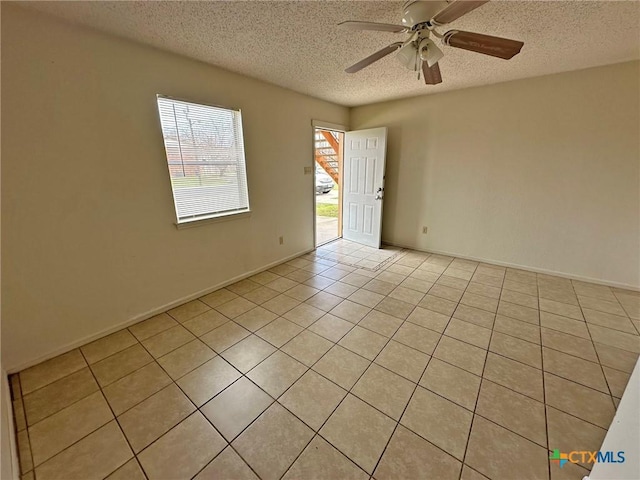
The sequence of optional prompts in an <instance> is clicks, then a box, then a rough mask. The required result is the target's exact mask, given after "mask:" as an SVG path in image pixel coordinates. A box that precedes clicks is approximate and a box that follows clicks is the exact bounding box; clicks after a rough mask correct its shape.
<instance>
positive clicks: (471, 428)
mask: <svg viewBox="0 0 640 480" xmlns="http://www.w3.org/2000/svg"><path fill="white" fill-rule="evenodd" d="M476 271H477V268H476ZM474 273H475V272H474ZM505 277H506V270H505V275H504V276H503V277H502V283H501V284H500V285H501V286H500V298H502V291H503V290H504V288H503V286H504V279H505ZM472 278H473V277H472ZM469 283H471V282H469ZM467 288H468V287H467ZM465 292H466V289H465ZM499 306H500V300H498V307H499ZM456 308H457V307H456ZM454 313H455V312H454ZM497 315H498V314H497V310H496V314H495V315H494V317H493V323H492V326H491V334H490V335H489V343H488V344H487V350H486V353H485V356H484V362H483V363H482V373H481V374H480V385H479V386H478V394H477V395H476V401H475V403H474V406H473V412H472V414H471V424H470V425H469V433H468V435H467V442H466V444H465V447H464V454H463V455H462V467H461V468H460V476H459V478H460V479H462V472H463V471H464V466H465V465H466V463H465V461H466V459H467V453H468V451H469V443H470V442H471V433H472V431H473V422H474V420H475V417H476V410H477V409H478V400H479V399H480V393H481V392H482V386H483V384H484V370H485V368H486V366H487V357H488V356H489V349H490V348H491V340H492V339H493V332H494V329H493V326H494V325H495V321H496V317H497ZM483 418H484V417H483Z"/></svg>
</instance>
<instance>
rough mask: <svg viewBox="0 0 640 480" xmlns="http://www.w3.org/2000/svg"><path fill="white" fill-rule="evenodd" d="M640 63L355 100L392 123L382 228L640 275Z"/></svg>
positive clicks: (548, 267) (591, 271)
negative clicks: (430, 92) (412, 95)
mask: <svg viewBox="0 0 640 480" xmlns="http://www.w3.org/2000/svg"><path fill="white" fill-rule="evenodd" d="M639 67H640V63H638V62H632V63H625V64H618V65H613V66H607V67H601V68H593V69H589V70H583V71H577V72H571V73H563V74H559V75H551V76H545V77H538V78H532V79H527V80H520V81H514V82H509V83H503V84H497V85H492V86H486V87H479V88H471V89H467V90H458V91H454V92H448V93H442V94H438V95H432V96H425V97H417V98H410V99H404V100H398V101H393V102H386V103H380V104H376V105H369V106H364V107H358V108H355V109H353V110H352V111H351V120H350V123H351V127H352V128H353V129H363V128H370V127H376V126H383V125H386V126H388V127H389V141H388V154H387V178H386V189H385V206H384V218H383V240H384V241H387V242H391V243H395V244H399V245H404V246H409V247H415V248H418V249H424V250H432V251H441V252H448V253H451V254H456V255H462V256H467V257H474V258H478V259H483V260H486V261H496V262H503V263H507V264H512V265H521V266H523V267H525V268H533V269H538V270H542V271H555V272H559V273H562V274H566V275H570V276H576V277H583V278H590V279H594V280H596V281H602V282H610V283H615V284H620V285H628V286H633V287H636V288H637V287H638V286H640V227H639V224H640V190H639V184H640V171H639V167H640V116H639V110H640V98H639V92H640V89H639V85H640V75H639V70H640V68H639ZM446 74H447V72H446V69H443V76H445V81H446ZM425 88H428V87H425ZM423 225H425V226H428V227H429V230H428V234H427V235H422V226H423Z"/></svg>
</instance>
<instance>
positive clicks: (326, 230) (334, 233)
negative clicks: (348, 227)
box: [316, 216, 338, 246]
mask: <svg viewBox="0 0 640 480" xmlns="http://www.w3.org/2000/svg"><path fill="white" fill-rule="evenodd" d="M336 238H338V219H337V218H335V217H319V216H316V246H318V245H322V244H323V243H327V242H328V241H330V240H335V239H336Z"/></svg>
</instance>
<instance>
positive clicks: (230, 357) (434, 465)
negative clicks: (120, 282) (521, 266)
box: [11, 242, 640, 480]
mask: <svg viewBox="0 0 640 480" xmlns="http://www.w3.org/2000/svg"><path fill="white" fill-rule="evenodd" d="M328 247H329V248H326V249H324V250H323V251H319V252H315V253H312V254H309V255H305V256H303V257H300V258H297V259H295V260H292V261H290V262H287V263H285V264H282V265H279V266H277V267H274V268H272V269H270V270H269V271H265V272H262V273H259V274H257V275H255V276H253V277H251V278H249V279H246V280H243V281H241V282H238V283H236V284H234V285H230V286H229V287H227V288H224V289H221V290H218V291H216V292H214V293H211V294H209V295H206V296H204V297H202V298H201V299H199V300H195V301H192V302H189V303H187V304H185V305H182V306H180V307H177V308H175V309H173V310H170V311H168V312H166V313H163V314H161V315H158V316H156V317H153V318H151V319H149V320H146V321H144V322H141V323H138V324H136V325H134V326H132V327H130V328H128V329H125V330H122V331H120V332H118V333H115V334H113V335H110V336H108V337H105V338H103V339H100V340H98V341H95V342H93V343H91V344H88V345H85V346H84V347H82V348H80V349H77V350H74V351H71V352H69V353H66V354H64V355H61V356H59V357H57V358H54V359H52V360H49V361H47V362H45V363H42V364H40V365H37V366H35V367H32V368H30V369H27V370H25V371H22V372H20V373H19V374H18V375H14V376H12V377H11V383H12V395H13V399H14V401H13V405H14V412H15V418H16V426H17V431H18V432H17V437H18V443H19V452H20V461H21V466H22V472H23V478H36V479H38V480H46V479H50V478H63V479H66V480H72V479H83V480H84V479H89V478H109V479H111V480H113V479H138V478H140V479H142V478H145V477H146V478H149V479H182V478H185V479H186V478H197V479H207V478H224V479H226V478H242V479H249V478H252V479H255V478H258V477H259V478H263V479H278V478H282V477H284V478H286V479H302V478H327V479H337V478H340V479H342V478H362V479H367V478H370V477H371V476H372V475H373V476H374V477H375V478H376V479H377V480H384V479H396V478H410V479H414V478H433V479H438V480H447V479H464V480H476V479H484V478H491V479H516V478H517V479H553V480H556V479H557V480H562V479H576V480H577V479H580V478H582V476H583V475H586V474H587V473H588V470H587V469H586V468H585V467H588V465H574V464H567V465H565V466H564V467H563V468H562V469H559V467H558V466H557V465H555V464H550V462H549V460H548V456H549V451H550V450H552V449H560V450H561V451H570V450H597V449H598V448H599V446H600V444H601V442H602V440H603V437H604V435H605V432H606V428H607V427H608V425H609V423H610V421H611V419H612V417H613V415H614V413H615V408H616V405H617V404H618V401H619V399H620V397H621V396H622V394H623V391H624V388H625V385H626V383H627V380H628V378H629V375H630V372H631V370H632V368H633V366H634V364H635V362H636V359H637V357H638V354H639V353H640V336H638V330H639V329H640V294H638V293H635V292H630V291H625V290H618V289H614V288H609V287H605V286H600V285H593V284H587V283H583V282H577V281H570V280H567V279H563V278H558V277H552V276H548V275H541V274H535V273H531V272H526V271H521V270H512V269H508V268H507V269H505V268H502V267H496V266H492V265H486V264H478V263H477V262H472V261H467V260H462V259H456V258H450V257H444V256H440V255H429V254H426V253H420V252H414V251H402V252H400V253H399V254H397V255H396V256H395V257H393V258H392V259H391V260H390V261H387V262H386V263H385V264H384V266H383V267H382V268H380V269H378V270H375V271H373V270H369V269H357V268H355V267H350V266H346V265H343V264H339V263H335V262H334V261H331V260H329V259H327V258H328V256H327V255H326V253H327V252H333V253H334V254H346V253H345V251H348V252H349V253H353V252H357V251H359V249H358V250H354V249H353V248H352V247H353V246H350V245H349V244H348V243H346V242H337V243H335V244H331V245H329V246H328ZM370 256H371V258H372V260H371V261H372V262H379V261H380V252H378V251H373V252H372V253H370ZM334 258H337V257H334ZM360 258H362V259H364V260H366V259H367V258H368V256H363V257H360ZM382 260H384V259H382Z"/></svg>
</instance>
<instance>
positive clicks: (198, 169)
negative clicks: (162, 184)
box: [158, 95, 249, 223]
mask: <svg viewBox="0 0 640 480" xmlns="http://www.w3.org/2000/svg"><path fill="white" fill-rule="evenodd" d="M158 111H159V113H160V123H161V125H162V135H163V136H164V146H165V150H166V152H167V164H168V166H169V175H170V177H171V186H172V188H173V199H174V203H175V207H176V216H177V219H178V223H185V222H191V221H194V220H200V219H205V218H212V217H220V216H224V215H233V214H237V213H243V212H248V211H249V194H248V191H247V173H246V167H245V158H244V142H243V138H242V117H241V114H240V110H232V109H228V108H222V107H213V106H208V105H199V104H196V103H189V102H185V101H182V100H175V99H172V98H168V97H164V96H161V95H158Z"/></svg>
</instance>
